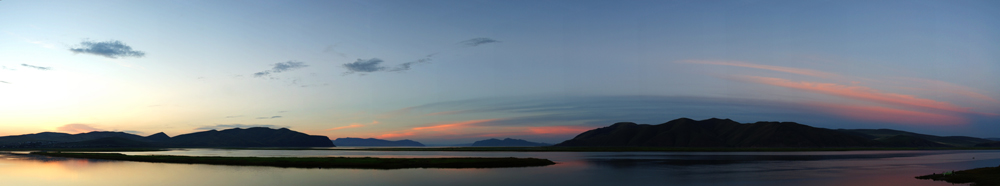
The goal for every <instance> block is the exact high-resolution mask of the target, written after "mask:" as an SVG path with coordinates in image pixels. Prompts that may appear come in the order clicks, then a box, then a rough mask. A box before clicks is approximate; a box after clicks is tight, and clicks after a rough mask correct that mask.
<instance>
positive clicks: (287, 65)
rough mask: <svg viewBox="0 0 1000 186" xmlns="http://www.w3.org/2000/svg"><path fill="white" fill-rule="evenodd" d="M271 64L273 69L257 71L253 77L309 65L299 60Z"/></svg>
mask: <svg viewBox="0 0 1000 186" xmlns="http://www.w3.org/2000/svg"><path fill="white" fill-rule="evenodd" d="M271 66H272V67H271V70H265V71H260V72H257V73H253V77H263V76H267V75H271V74H273V73H281V72H285V71H290V70H295V69H300V68H305V67H309V65H306V63H304V62H299V61H287V62H283V63H275V64H273V65H271Z"/></svg>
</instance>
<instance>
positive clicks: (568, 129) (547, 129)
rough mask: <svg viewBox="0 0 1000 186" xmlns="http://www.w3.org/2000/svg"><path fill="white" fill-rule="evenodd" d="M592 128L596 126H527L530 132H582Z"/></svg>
mask: <svg viewBox="0 0 1000 186" xmlns="http://www.w3.org/2000/svg"><path fill="white" fill-rule="evenodd" d="M592 129H594V127H586V126H542V127H527V131H528V132H530V133H531V134H580V133H583V132H586V131H588V130H592Z"/></svg>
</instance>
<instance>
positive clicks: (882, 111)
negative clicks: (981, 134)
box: [808, 103, 968, 125]
mask: <svg viewBox="0 0 1000 186" xmlns="http://www.w3.org/2000/svg"><path fill="white" fill-rule="evenodd" d="M808 105H812V106H814V107H816V108H817V109H819V110H822V111H825V112H827V113H833V114H836V115H840V116H844V117H847V118H851V119H856V120H863V121H877V122H886V123H896V124H919V125H959V124H965V123H968V120H967V119H965V118H964V117H961V116H956V115H949V114H939V113H930V112H920V111H911V110H903V109H894V108H888V107H880V106H864V105H843V104H832V103H809V104H808Z"/></svg>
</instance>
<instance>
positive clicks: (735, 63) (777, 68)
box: [680, 60, 839, 78]
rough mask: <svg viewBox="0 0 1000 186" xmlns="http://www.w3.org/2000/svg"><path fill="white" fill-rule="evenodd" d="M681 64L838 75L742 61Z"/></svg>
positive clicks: (694, 61)
mask: <svg viewBox="0 0 1000 186" xmlns="http://www.w3.org/2000/svg"><path fill="white" fill-rule="evenodd" d="M680 62H681V63H692V64H706V65H724V66H735V67H746V68H756V69H764V70H772V71H778V72H785V73H792V74H798V75H805V76H814V77H822V78H831V77H837V76H839V75H837V74H834V73H829V72H823V71H818V70H810V69H802V68H791V67H781V66H771V65H761V64H753V63H747V62H742V61H710V60H683V61H680Z"/></svg>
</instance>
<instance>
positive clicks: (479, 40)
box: [458, 37, 500, 47]
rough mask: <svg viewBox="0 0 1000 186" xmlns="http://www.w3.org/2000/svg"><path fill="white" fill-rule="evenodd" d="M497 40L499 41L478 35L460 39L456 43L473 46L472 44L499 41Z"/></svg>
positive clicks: (477, 44)
mask: <svg viewBox="0 0 1000 186" xmlns="http://www.w3.org/2000/svg"><path fill="white" fill-rule="evenodd" d="M499 42H500V41H497V40H495V39H490V38H485V37H479V38H472V39H469V40H465V41H460V42H458V43H459V44H462V45H465V46H470V47H474V46H479V45H483V44H489V43H499Z"/></svg>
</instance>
